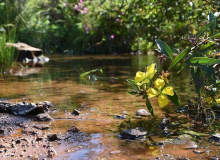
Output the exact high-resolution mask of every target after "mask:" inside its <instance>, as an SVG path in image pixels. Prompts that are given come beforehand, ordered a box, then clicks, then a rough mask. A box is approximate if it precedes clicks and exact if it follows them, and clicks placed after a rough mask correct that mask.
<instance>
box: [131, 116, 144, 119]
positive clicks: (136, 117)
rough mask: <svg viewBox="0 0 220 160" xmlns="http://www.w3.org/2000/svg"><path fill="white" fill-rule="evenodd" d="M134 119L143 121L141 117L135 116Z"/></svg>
mask: <svg viewBox="0 0 220 160" xmlns="http://www.w3.org/2000/svg"><path fill="white" fill-rule="evenodd" d="M133 118H134V119H142V117H141V116H133Z"/></svg>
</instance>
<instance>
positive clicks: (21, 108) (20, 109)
mask: <svg viewBox="0 0 220 160" xmlns="http://www.w3.org/2000/svg"><path fill="white" fill-rule="evenodd" d="M36 107H37V106H36V105H35V104H34V103H27V102H20V103H17V104H16V105H12V106H11V111H12V113H14V114H15V115H25V114H27V113H29V112H31V111H32V110H34V109H35V108H36Z"/></svg>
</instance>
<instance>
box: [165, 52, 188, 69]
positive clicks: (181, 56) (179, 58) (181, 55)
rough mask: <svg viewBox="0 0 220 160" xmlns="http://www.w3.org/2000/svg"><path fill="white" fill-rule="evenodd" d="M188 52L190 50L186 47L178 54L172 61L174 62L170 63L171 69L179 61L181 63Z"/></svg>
mask: <svg viewBox="0 0 220 160" xmlns="http://www.w3.org/2000/svg"><path fill="white" fill-rule="evenodd" d="M188 52H189V48H187V49H185V50H184V51H183V52H181V53H180V54H179V55H178V56H176V57H175V58H174V60H173V61H172V63H171V64H170V66H169V69H171V68H173V67H174V66H175V65H176V64H177V63H179V62H180V61H181V60H182V59H183V58H184V56H185V55H186V54H187V53H188Z"/></svg>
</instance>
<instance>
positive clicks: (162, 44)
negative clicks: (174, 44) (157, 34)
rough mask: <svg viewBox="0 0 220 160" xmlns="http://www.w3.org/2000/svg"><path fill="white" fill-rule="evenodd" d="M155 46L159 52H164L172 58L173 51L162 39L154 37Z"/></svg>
mask: <svg viewBox="0 0 220 160" xmlns="http://www.w3.org/2000/svg"><path fill="white" fill-rule="evenodd" d="M155 41H156V43H157V46H158V48H159V50H160V52H161V53H163V54H165V55H166V56H168V57H170V59H171V60H173V52H172V50H171V48H170V47H169V46H168V45H167V44H166V43H165V42H163V41H161V40H159V39H156V40H155Z"/></svg>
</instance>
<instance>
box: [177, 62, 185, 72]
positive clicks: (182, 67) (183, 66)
mask: <svg viewBox="0 0 220 160" xmlns="http://www.w3.org/2000/svg"><path fill="white" fill-rule="evenodd" d="M186 66H187V65H186V63H185V64H183V65H182V66H181V68H180V70H179V71H178V72H177V74H179V73H180V72H181V71H182V70H183V69H184V68H185V67H186Z"/></svg>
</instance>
